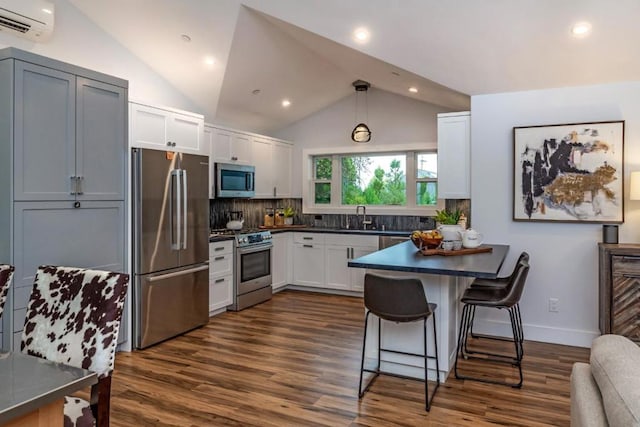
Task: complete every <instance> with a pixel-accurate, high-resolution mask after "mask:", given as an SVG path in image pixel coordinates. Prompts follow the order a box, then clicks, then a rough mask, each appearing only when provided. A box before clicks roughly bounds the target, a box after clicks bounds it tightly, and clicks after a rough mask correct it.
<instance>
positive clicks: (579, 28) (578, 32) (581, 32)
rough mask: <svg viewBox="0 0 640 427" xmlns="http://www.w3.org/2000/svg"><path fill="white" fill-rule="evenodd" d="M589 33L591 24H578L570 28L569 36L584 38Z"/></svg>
mask: <svg viewBox="0 0 640 427" xmlns="http://www.w3.org/2000/svg"><path fill="white" fill-rule="evenodd" d="M590 32H591V24H590V23H588V22H578V23H577V24H575V25H574V26H573V27H571V34H573V35H574V36H575V37H584V36H586V35H587V34H589V33H590Z"/></svg>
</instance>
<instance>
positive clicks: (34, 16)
mask: <svg viewBox="0 0 640 427" xmlns="http://www.w3.org/2000/svg"><path fill="white" fill-rule="evenodd" d="M54 12H55V11H54V5H53V3H51V2H50V1H46V0H0V31H3V32H6V33H10V34H13V35H15V36H19V37H24V38H27V39H29V40H33V41H44V40H46V39H48V38H49V36H51V33H52V32H53V15H54Z"/></svg>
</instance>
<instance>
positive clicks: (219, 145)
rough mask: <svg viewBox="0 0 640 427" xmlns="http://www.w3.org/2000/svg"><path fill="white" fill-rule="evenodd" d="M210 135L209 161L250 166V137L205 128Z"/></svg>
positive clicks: (225, 130) (228, 131)
mask: <svg viewBox="0 0 640 427" xmlns="http://www.w3.org/2000/svg"><path fill="white" fill-rule="evenodd" d="M207 129H208V130H209V132H210V135H211V137H210V138H211V154H210V156H211V160H213V162H219V163H235V164H238V165H250V164H252V162H251V159H252V153H251V149H252V147H251V139H252V138H251V136H249V135H246V134H244V133H240V132H234V131H231V130H227V129H222V128H217V127H213V126H207Z"/></svg>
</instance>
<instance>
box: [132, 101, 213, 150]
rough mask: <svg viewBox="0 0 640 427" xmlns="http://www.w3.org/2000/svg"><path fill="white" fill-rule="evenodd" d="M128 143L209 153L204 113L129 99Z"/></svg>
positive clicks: (141, 146)
mask: <svg viewBox="0 0 640 427" xmlns="http://www.w3.org/2000/svg"><path fill="white" fill-rule="evenodd" d="M129 113H130V120H129V126H130V132H129V136H130V140H131V146H132V147H140V148H152V149H156V150H170V151H179V152H183V153H191V154H201V155H204V156H207V155H209V145H208V141H206V140H205V138H204V116H202V115H201V114H196V113H190V112H188V111H181V110H176V109H173V108H165V107H153V106H149V105H144V104H139V103H136V102H130V103H129Z"/></svg>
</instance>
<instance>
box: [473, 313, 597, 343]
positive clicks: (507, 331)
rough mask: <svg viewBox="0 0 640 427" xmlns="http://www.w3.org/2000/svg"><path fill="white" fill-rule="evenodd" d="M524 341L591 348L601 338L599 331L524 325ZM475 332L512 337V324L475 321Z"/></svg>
mask: <svg viewBox="0 0 640 427" xmlns="http://www.w3.org/2000/svg"><path fill="white" fill-rule="evenodd" d="M523 326H524V339H525V340H526V341H539V342H546V343H550V344H563V345H571V346H575V347H585V348H591V342H592V341H593V340H594V338H596V337H598V336H600V332H599V331H584V330H580V329H568V328H556V327H551V326H542V325H531V324H524V325H523ZM473 331H474V332H478V333H479V334H487V335H497V336H501V337H511V336H512V333H511V323H509V322H504V321H498V320H487V319H480V318H478V317H476V318H475V320H474V325H473Z"/></svg>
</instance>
